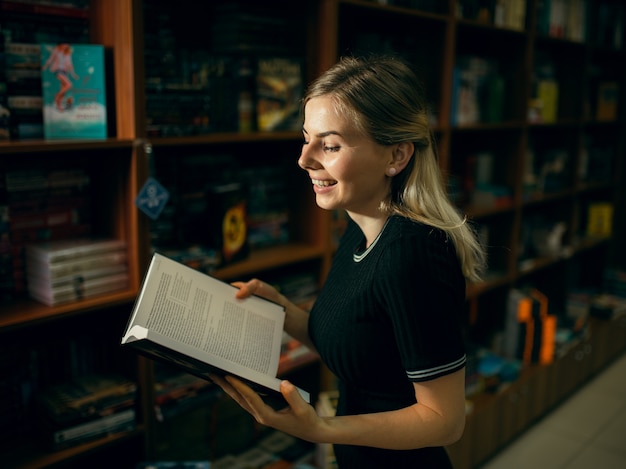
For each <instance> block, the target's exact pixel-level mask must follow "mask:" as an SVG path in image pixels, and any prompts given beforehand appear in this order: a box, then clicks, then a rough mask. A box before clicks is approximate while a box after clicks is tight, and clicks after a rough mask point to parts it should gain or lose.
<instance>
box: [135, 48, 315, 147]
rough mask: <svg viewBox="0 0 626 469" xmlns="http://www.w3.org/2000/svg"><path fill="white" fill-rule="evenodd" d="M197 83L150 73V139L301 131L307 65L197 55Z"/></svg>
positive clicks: (290, 59)
mask: <svg viewBox="0 0 626 469" xmlns="http://www.w3.org/2000/svg"><path fill="white" fill-rule="evenodd" d="M192 57H193V58H194V59H195V60H194V62H193V63H192V67H191V68H192V69H193V70H197V71H198V72H197V73H196V74H194V77H193V78H192V80H190V81H188V80H186V79H185V78H184V77H178V76H176V77H172V78H169V79H167V78H164V77H162V76H158V75H154V73H155V72H154V71H152V70H150V69H149V68H147V69H146V71H147V73H149V74H150V75H149V76H148V78H147V83H148V86H147V90H146V91H147V93H146V116H147V125H148V128H147V130H148V135H150V136H182V135H196V134H206V133H209V132H236V131H239V132H247V131H252V130H258V131H278V130H297V129H298V127H299V126H298V122H299V116H300V100H301V98H302V93H303V89H304V60H303V59H302V58H299V57H285V56H282V57H280V56H272V57H265V56H264V57H254V56H243V57H240V56H236V55H230V56H225V55H213V54H206V53H202V54H195V55H192Z"/></svg>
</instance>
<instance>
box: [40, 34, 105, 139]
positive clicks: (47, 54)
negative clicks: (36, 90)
mask: <svg viewBox="0 0 626 469" xmlns="http://www.w3.org/2000/svg"><path fill="white" fill-rule="evenodd" d="M41 87H42V96H43V123H44V136H45V138H47V139H57V138H68V139H76V138H106V137H107V108H106V89H105V67H104V47H103V46H102V45H98V44H68V43H61V44H51V43H43V44H41Z"/></svg>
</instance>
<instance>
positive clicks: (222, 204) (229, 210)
mask: <svg viewBox="0 0 626 469" xmlns="http://www.w3.org/2000/svg"><path fill="white" fill-rule="evenodd" d="M207 221H208V230H209V232H208V239H206V240H204V241H205V242H208V243H209V246H211V247H213V248H214V249H216V250H219V251H220V252H221V255H222V264H229V263H232V262H234V261H237V260H241V259H245V258H246V257H247V256H248V254H249V252H250V245H249V243H248V216H247V197H246V194H245V192H244V188H243V185H242V184H240V183H237V182H234V183H230V184H221V185H218V186H214V187H211V189H210V190H209V192H208V194H207Z"/></svg>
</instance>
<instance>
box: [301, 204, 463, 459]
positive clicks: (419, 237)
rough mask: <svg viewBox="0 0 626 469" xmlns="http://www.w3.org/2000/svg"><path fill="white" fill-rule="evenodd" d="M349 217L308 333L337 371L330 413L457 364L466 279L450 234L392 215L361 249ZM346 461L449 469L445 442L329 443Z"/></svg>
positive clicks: (391, 393) (385, 405)
mask: <svg viewBox="0 0 626 469" xmlns="http://www.w3.org/2000/svg"><path fill="white" fill-rule="evenodd" d="M363 245H364V236H363V233H362V232H361V230H360V229H359V227H358V226H357V225H356V224H355V223H353V222H350V223H349V224H348V227H347V228H346V232H345V234H344V236H343V237H342V239H341V242H340V244H339V248H338V250H337V253H336V255H335V258H334V260H333V265H332V267H331V269H330V272H329V275H328V278H327V280H326V282H325V284H324V287H323V288H322V291H321V292H320V295H319V297H318V299H317V301H316V302H315V305H314V306H313V309H312V311H311V315H310V318H309V334H310V336H311V339H312V340H313V343H314V344H315V346H316V348H317V350H318V352H319V353H320V356H321V358H322V360H323V361H324V363H326V364H327V365H328V367H329V369H330V370H331V371H332V372H333V373H334V374H335V376H337V378H338V381H339V383H338V387H339V391H340V397H339V402H338V408H337V415H354V414H362V413H373V412H381V411H389V410H397V409H401V408H404V407H407V406H409V405H411V404H414V403H415V402H416V401H415V392H414V389H413V382H420V381H428V380H431V379H434V378H438V377H440V376H444V375H446V374H449V373H453V372H455V371H457V370H460V369H462V368H463V367H464V366H465V351H464V345H463V338H462V335H461V328H460V326H459V321H458V320H459V317H460V312H461V311H463V304H464V299H465V280H464V277H463V275H462V273H461V269H460V264H459V261H458V258H457V256H456V252H455V249H454V246H453V243H452V241H451V240H449V239H448V238H447V236H446V234H445V233H444V232H443V231H441V230H438V229H434V228H432V227H429V226H426V225H424V224H421V223H416V222H413V221H411V220H409V219H406V218H403V217H399V216H392V217H390V218H389V221H388V222H387V224H386V226H385V228H384V229H383V231H382V232H381V234H380V235H379V236H378V238H377V239H376V241H375V242H374V243H372V245H371V246H370V247H369V248H368V249H367V250H365V251H363V250H362V248H363ZM334 449H335V456H336V458H337V462H338V465H339V467H340V468H341V469H345V468H359V469H365V468H375V469H381V468H450V467H452V466H451V464H450V461H449V459H448V456H447V453H446V451H445V449H444V448H424V449H418V450H406V451H404V450H402V451H398V450H384V449H379V448H370V447H363V446H349V445H335V448H334Z"/></svg>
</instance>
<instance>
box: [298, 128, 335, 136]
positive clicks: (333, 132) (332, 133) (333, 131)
mask: <svg viewBox="0 0 626 469" xmlns="http://www.w3.org/2000/svg"><path fill="white" fill-rule="evenodd" d="M302 132H304V133H305V134H307V135H309V133H308V132H307V131H306V129H305V128H304V127H302ZM329 135H337V136H339V137H341V133H339V132H337V131H336V130H327V131H326V132H320V133H319V134H316V135H315V136H316V137H319V138H323V137H328V136H329Z"/></svg>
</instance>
